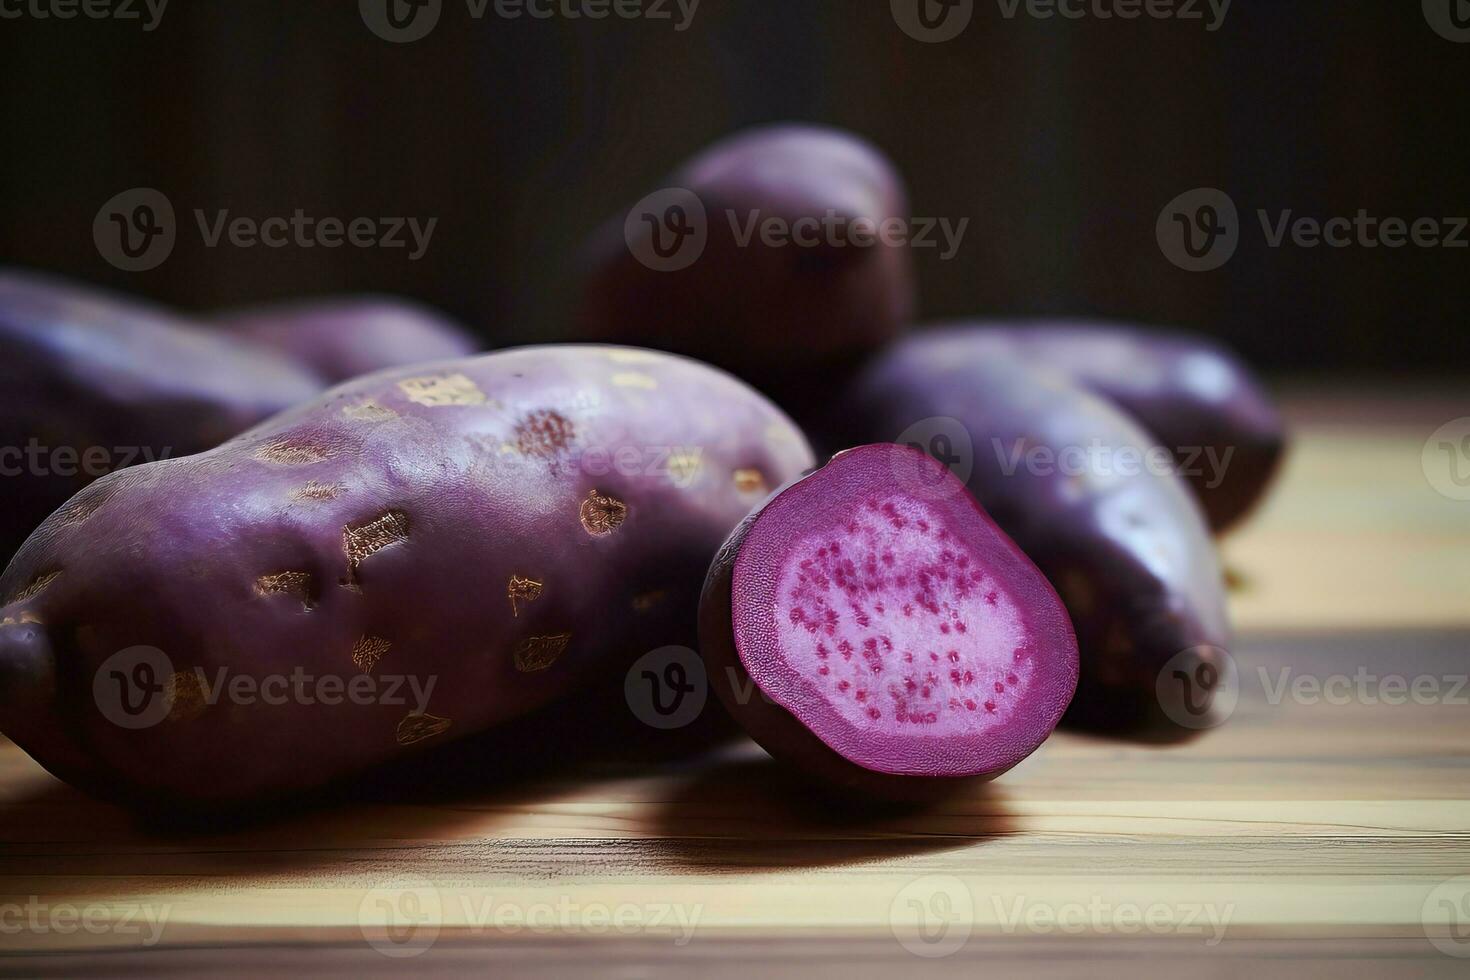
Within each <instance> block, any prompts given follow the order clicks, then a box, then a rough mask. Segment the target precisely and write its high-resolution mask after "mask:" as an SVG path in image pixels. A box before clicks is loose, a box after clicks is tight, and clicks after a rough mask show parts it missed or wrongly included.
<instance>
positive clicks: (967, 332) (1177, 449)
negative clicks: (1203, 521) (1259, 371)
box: [946, 320, 1287, 534]
mask: <svg viewBox="0 0 1470 980" xmlns="http://www.w3.org/2000/svg"><path fill="white" fill-rule="evenodd" d="M946 332H948V333H951V334H953V335H954V336H956V337H961V336H963V337H969V338H971V342H972V343H973V345H974V346H973V350H972V351H971V352H970V353H969V354H968V355H967V356H971V357H976V358H983V357H989V356H992V355H993V354H996V353H1002V354H1006V355H1011V356H1016V357H1022V358H1025V359H1027V360H1031V361H1035V362H1036V363H1038V364H1042V365H1045V366H1047V367H1049V368H1053V369H1055V370H1057V371H1060V372H1062V373H1064V374H1066V375H1067V377H1069V378H1071V379H1072V381H1073V382H1074V383H1076V384H1077V385H1079V386H1081V387H1083V388H1086V389H1087V390H1088V391H1091V392H1093V393H1094V394H1097V395H1100V396H1102V397H1103V398H1106V399H1107V400H1108V401H1110V402H1112V403H1113V404H1115V405H1118V406H1119V407H1120V408H1122V409H1123V410H1124V411H1125V412H1127V413H1128V414H1129V415H1131V416H1133V417H1134V418H1135V419H1137V420H1138V422H1139V423H1140V424H1142V425H1143V427H1144V428H1145V429H1146V430H1148V432H1149V433H1150V434H1151V435H1152V436H1153V437H1154V439H1155V440H1156V441H1157V442H1158V443H1159V444H1160V445H1162V446H1164V447H1165V448H1167V449H1168V450H1169V451H1170V452H1171V453H1173V454H1174V457H1175V459H1176V460H1177V461H1178V463H1179V466H1180V473H1181V475H1182V476H1184V478H1185V479H1187V480H1188V481H1189V483H1190V485H1191V486H1192V487H1193V488H1194V491H1195V493H1196V494H1197V495H1198V497H1199V499H1200V503H1201V504H1203V505H1204V509H1205V514H1206V515H1207V516H1208V518H1209V521H1210V527H1211V529H1212V530H1213V531H1215V533H1217V534H1219V533H1221V532H1223V531H1226V530H1228V529H1230V528H1232V527H1235V526H1236V525H1238V524H1239V523H1240V522H1241V521H1242V520H1244V519H1245V518H1246V517H1247V516H1248V515H1249V514H1250V513H1251V511H1252V510H1254V509H1255V507H1256V506H1257V505H1258V504H1259V503H1260V501H1261V499H1262V498H1263V497H1264V496H1265V494H1266V491H1267V489H1268V488H1269V486H1270V484H1271V481H1272V478H1273V477H1274V476H1275V475H1276V472H1277V470H1278V469H1279V468H1280V464H1281V459H1282V456H1283V455H1284V454H1285V450H1286V443H1287V436H1286V427H1285V423H1284V422H1283V421H1282V418H1281V413H1280V411H1279V410H1278V409H1277V407H1276V405H1275V403H1274V402H1273V401H1272V399H1271V396H1270V394H1269V393H1268V392H1267V391H1266V389H1265V386H1264V385H1262V384H1261V382H1260V381H1259V380H1258V379H1257V378H1256V377H1255V376H1254V375H1253V374H1252V373H1251V370H1250V368H1248V367H1247V366H1246V365H1245V364H1244V363H1243V362H1242V361H1241V360H1240V359H1239V358H1237V357H1236V356H1235V355H1234V354H1232V353H1230V352H1229V351H1228V350H1226V349H1225V348H1224V347H1222V346H1221V345H1219V344H1217V343H1215V342H1213V341H1210V340H1208V339H1206V338H1202V337H1198V336H1195V335H1191V334H1186V333H1177V332H1171V331H1165V330H1152V329H1148V328H1142V327H1132V326H1126V325H1121V324H1112V323H1107V322H1102V321H1097V322H1093V321H1085V320H1060V321H1036V322H1030V323H1025V322H1023V323H1000V322H995V323H991V322H979V323H968V324H964V325H956V326H951V327H948V328H946Z"/></svg>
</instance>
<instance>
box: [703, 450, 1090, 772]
mask: <svg viewBox="0 0 1470 980" xmlns="http://www.w3.org/2000/svg"><path fill="white" fill-rule="evenodd" d="M700 644H701V651H702V652H703V655H704V657H705V660H706V662H707V664H708V668H709V672H710V676H711V678H712V681H713V685H714V687H715V690H716V691H717V692H718V693H719V695H720V698H721V700H722V701H723V702H724V704H725V706H726V708H727V709H728V710H729V711H730V713H731V714H732V715H733V716H734V717H735V719H736V720H737V721H738V722H740V723H741V724H742V726H743V727H744V728H745V730H746V731H747V732H748V733H749V734H750V735H751V736H752V737H753V738H755V740H756V741H758V742H759V743H760V744H761V745H762V746H764V747H765V748H766V750H767V751H769V752H770V753H771V754H772V755H774V756H776V757H778V758H783V759H788V760H790V761H791V762H793V763H794V764H796V765H798V766H801V767H803V768H805V769H807V770H808V771H810V772H811V773H812V774H814V775H816V776H817V777H819V778H821V779H822V780H823V781H824V782H825V783H827V784H830V785H833V786H835V787H839V788H843V789H848V790H853V791H856V792H859V793H862V794H864V795H866V796H874V797H878V798H884V799H926V798H932V797H934V796H938V795H944V794H945V793H947V792H950V791H953V790H954V789H956V788H958V787H960V786H963V785H966V784H968V783H970V782H973V781H978V780H983V779H991V778H994V777H995V776H998V775H1000V774H1001V773H1003V772H1005V771H1006V770H1007V769H1010V768H1011V767H1012V766H1014V765H1015V764H1016V763H1018V762H1020V761H1021V760H1022V759H1024V758H1025V757H1026V756H1028V755H1030V754H1031V752H1033V751H1034V750H1035V749H1036V747H1037V746H1039V745H1040V744H1041V743H1042V741H1043V740H1045V739H1046V737H1047V736H1048V735H1049V734H1051V731H1052V729H1053V728H1055V727H1056V725H1057V722H1058V721H1059V720H1060V719H1061V717H1062V713H1063V711H1064V710H1065V709H1066V707H1067V704H1068V702H1069V701H1070V699H1071V697H1072V692H1073V689H1074V688H1075V687H1076V684H1077V642H1076V639H1075V638H1074V636H1073V634H1072V627H1071V624H1070V623H1069V622H1068V621H1067V613H1066V610H1065V609H1064V608H1063V607H1062V602H1061V600H1060V599H1059V598H1057V594H1056V592H1055V591H1053V590H1052V587H1051V586H1050V585H1049V584H1048V583H1047V580H1046V579H1045V578H1044V577H1043V576H1042V574H1041V572H1039V571H1038V570H1037V569H1036V566H1035V565H1033V564H1032V563H1031V561H1030V559H1028V558H1027V557H1026V556H1025V555H1024V554H1022V552H1021V550H1020V549H1019V548H1017V547H1016V545H1015V543H1014V542H1012V541H1011V540H1010V539H1009V538H1008V537H1006V535H1005V534H1004V532H1002V531H1001V530H1000V528H998V527H997V526H996V524H995V522H993V521H992V520H991V519H990V518H989V516H987V515H986V513H985V511H984V510H983V509H981V507H980V506H979V505H978V504H977V503H976V502H975V498H974V497H972V496H971V495H970V494H969V492H968V491H967V490H966V489H965V487H964V485H963V484H962V483H960V481H959V480H957V479H955V478H954V477H953V476H952V475H950V473H949V472H948V471H947V470H946V469H945V468H944V466H943V465H942V464H940V463H938V462H936V461H935V460H933V459H931V458H929V457H928V456H926V455H924V454H923V453H921V452H918V451H916V450H914V449H910V448H907V447H903V446H895V445H871V446H863V447H860V448H857V449H852V450H848V451H847V452H844V453H840V454H839V455H837V456H835V457H834V458H833V459H832V461H831V462H829V463H828V464H827V465H826V466H824V467H823V468H822V469H820V470H817V471H816V472H814V473H812V474H810V475H809V476H806V477H804V478H803V479H801V480H798V481H796V482H795V483H792V484H791V485H789V486H787V487H784V488H783V489H782V490H781V491H779V492H778V493H776V494H775V495H773V496H772V497H771V498H770V499H769V500H767V501H766V503H765V504H764V505H763V506H762V507H761V508H760V510H758V511H757V512H755V513H754V514H752V515H751V516H750V517H748V518H746V520H745V521H744V522H743V523H742V524H741V525H740V527H739V528H738V529H737V530H736V531H735V533H734V534H733V535H732V536H731V538H730V540H729V541H728V542H727V543H726V545H725V547H724V548H722V549H721V550H720V554H719V556H718V557H717V558H716V560H715V562H714V564H713V565H712V566H711V567H710V572H709V577H708V578H707V579H706V580H705V587H704V595H703V597H702V600H701V608H700Z"/></svg>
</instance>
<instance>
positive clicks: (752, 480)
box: [734, 467, 766, 493]
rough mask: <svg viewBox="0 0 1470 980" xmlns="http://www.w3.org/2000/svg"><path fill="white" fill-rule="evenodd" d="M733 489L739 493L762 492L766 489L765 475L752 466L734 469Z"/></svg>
mask: <svg viewBox="0 0 1470 980" xmlns="http://www.w3.org/2000/svg"><path fill="white" fill-rule="evenodd" d="M734 479H735V489H736V490H738V491H740V492H741V493H764V492H765V490H766V476H765V474H764V473H762V472H761V471H760V470H758V469H755V468H754V467H746V468H744V469H738V470H736V471H735V477H734Z"/></svg>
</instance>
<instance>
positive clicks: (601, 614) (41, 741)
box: [0, 346, 812, 809]
mask: <svg viewBox="0 0 1470 980" xmlns="http://www.w3.org/2000/svg"><path fill="white" fill-rule="evenodd" d="M811 463H812V456H811V451H810V449H809V448H808V446H807V444H806V442H805V439H804V438H803V437H802V435H801V434H800V432H799V431H798V430H797V429H796V428H795V426H794V425H792V423H791V422H790V421H789V420H788V419H787V418H786V417H785V416H784V415H782V414H781V413H780V411H779V410H778V409H776V408H775V407H774V406H773V405H771V404H770V403H769V402H767V401H766V400H765V399H764V398H762V397H760V396H759V395H758V394H756V393H755V392H753V391H752V390H750V389H749V388H748V387H746V386H745V385H743V384H742V383H741V382H739V381H737V380H735V379H734V378H732V377H730V376H728V375H725V374H723V373H722V372H719V371H716V370H713V369H711V368H708V367H706V366H704V365H701V364H698V363H696V362H693V361H689V360H686V359H683V358H679V357H674V356H671V355H666V354H660V353H655V352H651V351H640V350H635V349H630V348H613V347H583V346H561V347H533V348H524V349H519V350H512V351H507V352H504V353H498V354H491V355H485V356H481V357H476V358H470V359H464V360H458V361H449V362H441V363H437V364H429V365H417V366H414V367H410V368H405V369H401V370H398V371H392V372H381V373H379V374H376V375H372V376H370V377H367V378H361V379H358V380H357V381H354V382H350V383H348V384H345V385H341V386H339V387H337V388H335V389H333V390H332V391H330V392H328V393H326V394H325V395H323V396H321V397H320V398H318V399H316V400H315V401H312V402H310V403H307V404H305V405H302V406H299V407H297V408H295V409H293V410H291V411H288V412H286V413H283V414H281V415H279V416H276V417H275V418H273V419H271V420H269V421H268V422H266V423H264V424H262V425H260V426H258V427H256V428H255V429H253V430H251V431H249V432H246V433H244V434H242V435H241V436H239V437H238V438H236V439H233V440H231V441H230V442H228V443H226V444H224V445H222V446H220V447H218V448H216V449H214V450H211V451H209V452H206V453H202V454H200V455H197V456H192V457H187V458H182V459H172V460H167V461H164V462H159V463H152V464H148V465H144V466H140V467H135V468H133V469H130V470H126V471H123V472H120V473H117V474H113V475H111V476H109V477H106V478H104V479H102V480H99V481H98V482H97V483H95V484H93V485H92V486H91V487H89V488H87V489H86V490H85V491H83V492H82V493H81V494H79V495H78V496H77V497H76V498H74V499H73V500H72V501H70V502H69V503H68V504H67V506H66V507H64V508H63V509H62V510H61V511H59V512H57V513H56V514H55V515H53V516H52V517H51V518H50V519H48V520H47V521H46V522H45V523H44V524H43V525H42V526H41V528H40V529H39V530H37V532H36V533H35V534H34V535H33V536H32V537H31V538H30V540H29V541H28V542H27V543H26V545H25V546H24V547H23V548H22V549H21V551H20V553H19V554H18V555H17V557H16V559H15V561H14V562H13V563H12V564H11V566H10V568H9V569H8V570H7V572H6V574H5V577H4V579H3V580H0V590H3V594H4V595H6V596H9V597H16V596H17V595H19V596H21V597H22V598H19V599H16V598H12V599H11V600H10V602H9V604H8V605H7V606H6V608H4V609H3V610H0V617H3V621H4V622H5V624H6V625H4V626H0V697H3V703H4V712H3V714H0V717H4V718H5V724H6V734H7V735H9V736H10V737H11V738H12V739H14V740H15V741H16V742H17V743H18V744H20V746H21V747H22V748H24V749H25V750H26V751H27V752H29V753H31V754H32V755H33V756H34V757H35V758H36V759H37V760H39V761H40V762H41V763H42V764H43V765H45V766H46V767H47V768H49V769H51V770H52V771H53V772H54V773H56V774H57V775H58V776H60V777H61V778H63V779H66V780H68V781H70V782H73V783H76V784H78V785H81V786H83V787H84V788H87V789H89V790H91V791H93V792H96V793H99V794H102V795H107V796H112V797H117V798H121V799H123V800H125V801H128V802H130V803H133V804H134V805H137V806H140V807H146V808H150V809H153V808H195V809H197V808H211V807H219V806H225V805H236V804H241V803H250V802H260V801H263V800H269V799H272V798H278V797H283V796H288V795H294V794H297V793H302V792H308V791H311V790H313V789H315V788H317V787H320V786H322V785H324V784H327V783H329V782H332V781H334V780H337V779H340V778H344V777H348V776H350V775H352V774H354V773H356V772H359V771H361V770H365V769H367V768H369V767H371V766H374V765H376V764H379V763H387V762H392V761H394V760H402V759H404V758H405V757H407V756H408V755H410V754H412V753H416V752H418V751H419V750H420V746H433V745H436V744H439V743H441V742H445V741H447V740H448V739H451V738H455V737H458V736H461V735H466V734H471V733H474V732H478V731H482V730H485V729H489V728H492V727H494V726H496V725H499V724H502V723H504V722H507V721H510V720H512V719H515V718H518V717H520V716H523V715H526V714H528V713H530V712H532V711H534V710H535V709H536V708H538V707H541V706H543V705H545V704H547V703H548V702H550V701H551V700H553V699H555V698H558V697H560V696H562V695H564V694H565V693H567V692H568V691H570V690H572V689H573V688H575V687H578V686H579V685H585V684H590V683H595V682H596V681H597V680H598V679H599V678H600V677H603V676H605V675H606V673H607V672H613V673H614V674H615V675H616V674H617V672H619V671H625V670H626V669H627V666H628V664H629V663H631V662H632V660H633V659H635V658H636V657H637V656H638V655H640V654H641V653H643V652H645V651H647V650H650V649H654V648H656V647H659V646H663V645H667V644H676V643H679V644H686V645H692V644H693V641H694V639H695V630H696V609H697V602H698V595H699V588H700V585H701V583H702V581H703V577H704V572H705V569H706V568H707V566H708V564H709V561H710V558H711V557H712V556H713V555H714V553H715V552H716V551H717V550H718V548H719V546H720V543H721V542H722V541H723V540H724V538H725V537H726V535H727V534H728V533H729V531H730V530H731V528H733V527H734V526H735V525H736V524H737V523H738V522H739V521H740V520H741V519H742V518H743V517H744V516H745V514H746V513H747V512H748V511H749V509H750V508H751V507H752V506H754V505H755V504H756V503H758V502H759V500H760V499H761V497H762V496H763V495H764V494H765V492H766V489H767V488H768V487H769V486H774V485H777V484H779V483H781V482H783V481H785V480H787V479H790V478H792V477H794V476H795V475H797V474H798V473H800V472H801V471H802V470H804V469H805V468H807V467H808V466H810V465H811ZM136 646H147V647H155V648H157V649H159V650H161V651H163V652H164V653H165V654H166V655H167V657H168V659H169V666H170V667H171V670H172V671H173V674H172V676H171V679H170V681H169V685H168V689H169V691H170V692H171V694H170V698H171V700H170V701H169V702H168V703H169V704H170V712H169V717H168V718H167V719H166V720H163V721H161V722H159V723H157V724H155V725H153V726H152V727H147V728H141V729H137V730H129V729H124V728H121V727H118V726H115V725H114V724H112V723H111V722H110V721H109V720H107V718H106V717H105V715H104V713H103V711H102V710H101V708H100V702H99V701H98V700H96V699H94V697H93V693H92V692H93V683H94V677H96V676H97V675H98V672H99V666H100V665H101V664H102V663H103V662H104V661H105V660H106V659H107V658H108V657H109V656H111V655H113V654H114V653H116V652H117V651H122V650H126V649H129V648H132V647H136ZM196 668H202V669H203V671H204V680H205V681H206V682H208V684H211V685H213V684H215V683H216V681H217V680H218V674H217V672H218V671H219V670H221V669H226V670H227V671H228V672H229V675H228V676H242V675H243V676H246V677H249V678H253V679H254V681H255V682H264V681H265V679H266V678H268V677H272V676H276V677H279V676H283V675H284V676H291V675H292V674H293V672H294V671H296V670H298V669H300V670H302V671H304V673H305V674H306V675H308V676H311V677H316V678H328V677H335V678H339V679H340V680H341V681H342V682H343V683H344V684H345V683H347V682H351V681H353V680H354V679H355V678H359V677H361V676H364V675H366V676H367V677H369V678H377V679H378V683H379V684H380V686H378V687H377V688H376V690H377V692H378V694H379V695H381V696H377V697H373V698H370V699H368V700H369V701H370V702H371V703H352V702H351V701H343V703H339V704H331V705H329V704H327V703H325V700H318V701H317V702H316V703H310V704H307V703H303V701H304V699H302V698H296V697H292V698H288V699H287V703H285V704H280V705H267V704H264V703H262V702H261V701H260V700H257V701H256V703H244V700H243V699H240V698H232V697H230V696H228V695H226V696H222V697H219V698H218V699H217V700H216V701H214V703H207V698H204V697H202V695H203V694H204V693H205V691H204V689H203V688H202V687H201V685H199V684H198V683H197V681H196V680H192V679H191V678H197V676H198V675H196V674H194V671H195V670H196ZM181 675H182V677H181ZM391 677H399V678H403V677H408V678H411V679H413V680H415V681H417V682H418V683H419V687H418V690H419V691H429V688H428V685H429V683H430V682H433V683H434V687H433V688H432V691H430V693H429V694H428V700H427V704H426V705H425V704H424V702H423V700H422V699H418V700H415V699H414V698H413V697H410V696H409V693H410V692H411V691H412V690H413V688H412V687H411V686H410V684H409V682H408V681H403V682H401V685H400V688H399V690H398V694H397V697H398V698H400V699H406V703H405V701H404V700H400V701H398V702H397V703H393V701H392V695H391V693H390V692H389V690H388V687H387V684H388V683H389V679H390V678H391ZM360 683H366V682H360ZM317 689H318V688H317V687H316V686H313V687H311V688H308V690H309V691H311V690H317ZM265 690H266V689H265V687H264V686H262V687H261V688H260V691H261V693H262V694H264V693H265ZM323 690H325V689H324V688H323ZM357 700H358V701H359V702H360V701H362V700H363V699H361V698H358V699H357ZM571 723H576V722H571ZM588 737H593V738H595V737H598V735H597V734H596V733H595V732H589V733H588Z"/></svg>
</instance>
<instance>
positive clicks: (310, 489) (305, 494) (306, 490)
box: [291, 480, 347, 500]
mask: <svg viewBox="0 0 1470 980" xmlns="http://www.w3.org/2000/svg"><path fill="white" fill-rule="evenodd" d="M345 489H347V488H346V487H344V486H343V485H342V484H340V483H318V482H317V481H315V480H310V481H308V482H306V483H304V484H302V485H301V486H299V487H297V488H296V489H295V490H292V491H291V499H292V500H331V499H333V498H334V497H336V496H338V495H339V494H340V493H342V491H343V490H345Z"/></svg>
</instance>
